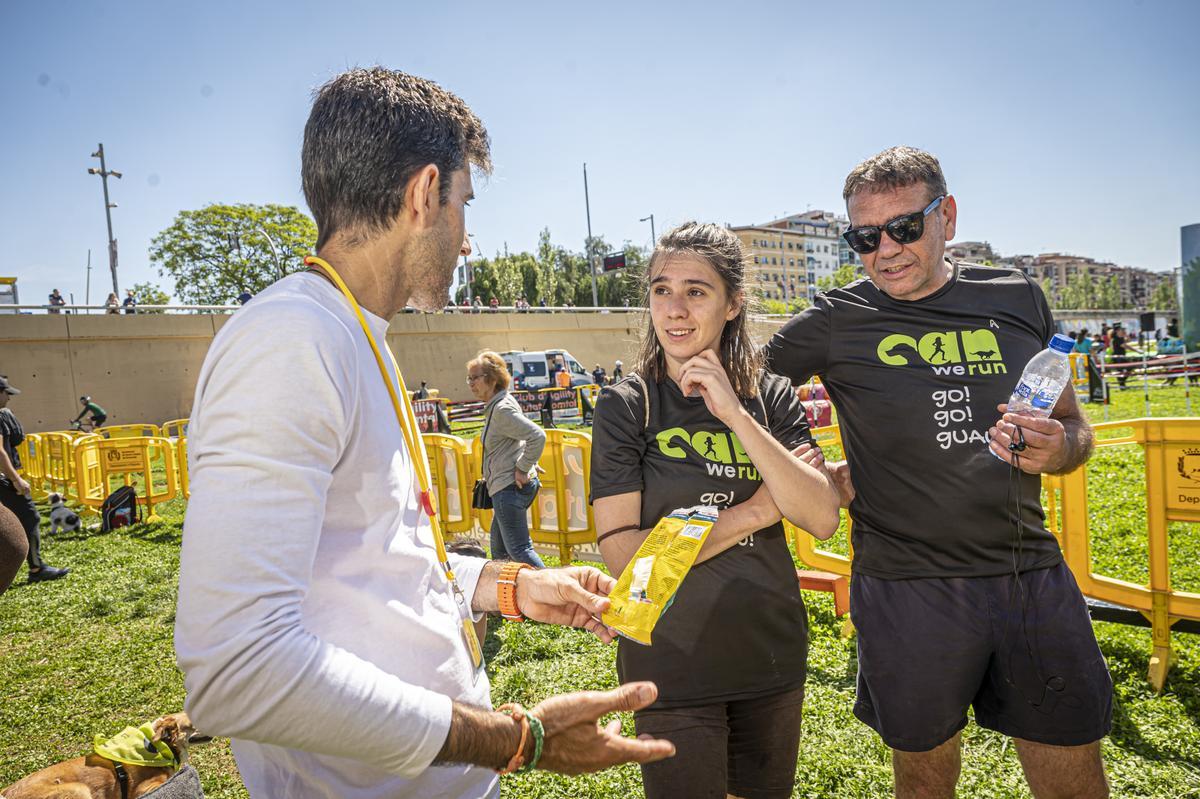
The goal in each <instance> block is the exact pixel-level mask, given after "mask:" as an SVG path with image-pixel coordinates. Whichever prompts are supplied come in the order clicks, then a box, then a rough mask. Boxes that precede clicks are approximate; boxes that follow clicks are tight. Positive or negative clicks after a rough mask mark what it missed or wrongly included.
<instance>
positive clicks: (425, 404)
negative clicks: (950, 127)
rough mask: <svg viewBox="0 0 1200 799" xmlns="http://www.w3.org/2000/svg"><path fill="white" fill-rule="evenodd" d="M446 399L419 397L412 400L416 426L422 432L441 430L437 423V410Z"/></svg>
mask: <svg viewBox="0 0 1200 799" xmlns="http://www.w3.org/2000/svg"><path fill="white" fill-rule="evenodd" d="M445 402H446V400H439V399H419V400H413V401H412V404H413V412H414V413H415V414H416V416H417V427H418V428H419V429H420V430H421V432H422V433H438V432H441V425H440V424H439V423H438V411H439V410H440V406H441V404H442V403H445Z"/></svg>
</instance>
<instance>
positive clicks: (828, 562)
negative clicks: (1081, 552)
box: [783, 424, 854, 577]
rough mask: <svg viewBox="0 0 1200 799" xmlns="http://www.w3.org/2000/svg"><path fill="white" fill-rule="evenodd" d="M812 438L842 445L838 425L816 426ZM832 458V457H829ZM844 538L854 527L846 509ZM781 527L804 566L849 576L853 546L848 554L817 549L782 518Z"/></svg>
mask: <svg viewBox="0 0 1200 799" xmlns="http://www.w3.org/2000/svg"><path fill="white" fill-rule="evenodd" d="M812 432H813V438H815V439H816V440H817V444H819V445H820V446H821V447H822V448H824V449H828V448H829V447H837V448H838V449H841V446H842V430H841V427H840V426H839V425H836V424H835V425H830V426H829V427H818V428H816V429H814V430H813V431H812ZM830 459H831V460H833V458H832V457H831V458H830ZM842 512H843V513H846V539H847V541H849V540H850V533H851V531H852V530H853V529H854V520H853V519H851V518H850V514H849V513H848V512H846V511H844V510H843V511H842ZM783 529H784V530H785V531H786V533H787V535H788V536H789V537H790V538H791V539H792V545H793V546H794V547H795V549H796V557H797V558H799V559H800V561H801V562H802V563H804V564H805V565H806V566H811V567H812V568H814V569H819V570H820V571H826V572H833V573H834V574H840V575H843V576H845V577H849V576H850V561H851V560H852V559H853V557H854V547H853V546H850V554H849V555H839V554H837V553H836V552H827V551H825V550H823V549H817V539H816V538H814V537H813V536H811V535H809V534H808V533H806V532H805V531H804V530H801V529H800V528H799V527H796V526H795V525H794V524H792V523H791V522H789V521H788V520H786V519H784V521H783Z"/></svg>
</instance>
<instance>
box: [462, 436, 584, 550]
mask: <svg viewBox="0 0 1200 799" xmlns="http://www.w3.org/2000/svg"><path fill="white" fill-rule="evenodd" d="M469 446H470V451H471V465H472V475H471V480H472V482H474V481H475V480H476V479H478V478H479V477H480V476H481V470H482V464H483V455H482V449H481V444H480V441H479V438H478V437H477V438H475V439H473V440H472V441H471V443H470V445H469ZM591 463H592V437H591V436H590V435H588V434H587V433H580V432H578V431H574V430H547V431H546V448H545V449H544V450H542V457H541V459H540V460H539V461H538V466H541V467H542V469H543V470H544V471H543V472H542V474H541V475H539V479H540V480H541V484H542V487H541V490H540V491H538V496H537V501H535V502H534V503H533V505H532V506H531V507H530V508H529V517H530V523H529V535H530V538H531V539H532V540H533V543H535V544H547V545H550V546H557V547H558V554H559V558H560V559H561V561H562V562H563V563H564V564H566V563H570V561H571V557H572V552H571V550H572V547H577V546H579V545H581V544H591V543H595V541H596V525H595V522H594V521H593V519H592V506H591V505H590V504H588V501H587V498H588V492H589V491H590V489H591ZM474 514H475V519H476V520H477V521H478V522H479V526H480V528H482V530H483V531H484V532H487V531H488V530H490V529H491V526H492V512H491V511H490V510H476V511H474Z"/></svg>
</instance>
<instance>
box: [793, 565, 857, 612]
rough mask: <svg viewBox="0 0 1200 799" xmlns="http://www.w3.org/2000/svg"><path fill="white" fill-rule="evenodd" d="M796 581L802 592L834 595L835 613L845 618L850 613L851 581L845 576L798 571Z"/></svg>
mask: <svg viewBox="0 0 1200 799" xmlns="http://www.w3.org/2000/svg"><path fill="white" fill-rule="evenodd" d="M796 579H798V580H799V581H800V589H801V590H802V591H828V592H829V593H831V594H833V612H834V615H837V616H845V615H846V614H847V613H849V612H850V580H849V578H847V577H846V576H845V575H843V574H833V573H832V572H819V571H807V570H804V569H796Z"/></svg>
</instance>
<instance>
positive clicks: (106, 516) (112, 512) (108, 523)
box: [100, 486, 142, 533]
mask: <svg viewBox="0 0 1200 799" xmlns="http://www.w3.org/2000/svg"><path fill="white" fill-rule="evenodd" d="M141 520H142V515H141V509H140V508H139V507H138V495H137V491H134V490H133V486H121V487H120V488H118V489H117V490H116V491H114V492H112V493H111V494H109V495H108V498H107V499H106V500H104V504H103V505H101V506H100V532H102V533H108V532H112V531H113V530H115V529H117V528H118V527H125V526H126V525H130V524H135V523H137V522H140V521H141Z"/></svg>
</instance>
